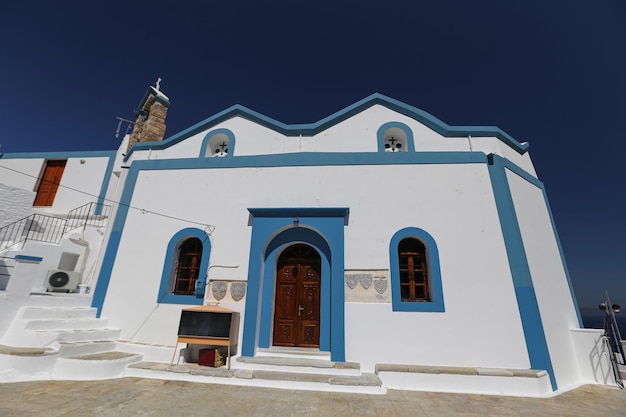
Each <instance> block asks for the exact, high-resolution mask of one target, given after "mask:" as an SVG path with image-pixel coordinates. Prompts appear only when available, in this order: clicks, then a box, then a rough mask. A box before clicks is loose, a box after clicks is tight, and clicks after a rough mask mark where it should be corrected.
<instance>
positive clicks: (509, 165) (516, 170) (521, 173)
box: [503, 159, 585, 328]
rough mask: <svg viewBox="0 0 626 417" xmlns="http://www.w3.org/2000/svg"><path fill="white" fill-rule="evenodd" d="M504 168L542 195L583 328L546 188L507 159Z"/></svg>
mask: <svg viewBox="0 0 626 417" xmlns="http://www.w3.org/2000/svg"><path fill="white" fill-rule="evenodd" d="M503 163H504V166H505V167H506V168H507V169H509V170H511V171H512V172H513V173H515V174H516V175H519V176H520V177H521V178H523V179H525V180H526V181H528V182H530V183H531V184H533V185H534V186H536V187H537V188H539V189H540V190H541V192H542V194H543V200H544V202H545V204H546V210H547V211H548V216H549V217H550V224H551V225H552V233H554V238H555V240H556V244H557V247H558V248H559V255H560V256H561V264H562V265H563V270H564V271H565V277H566V278H567V285H568V287H569V292H570V296H571V297H572V302H573V304H574V309H575V310H576V317H577V318H578V325H579V326H580V327H581V328H582V327H585V326H584V324H583V319H582V316H581V315H580V309H579V307H578V301H577V300H576V293H575V292H574V285H573V284H572V278H571V276H570V273H569V268H568V267H567V262H565V254H564V252H563V247H562V246H561V239H560V238H559V234H558V232H557V229H556V223H555V222H554V216H553V215H552V209H551V208H550V203H549V201H548V195H547V193H546V187H545V186H544V184H543V182H541V181H539V180H538V179H537V178H535V177H533V176H532V175H530V174H529V173H527V172H526V171H524V170H523V169H522V168H520V167H519V166H517V165H515V164H514V163H513V162H511V161H509V160H508V159H503Z"/></svg>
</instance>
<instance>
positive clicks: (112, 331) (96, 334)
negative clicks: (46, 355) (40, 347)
mask: <svg viewBox="0 0 626 417" xmlns="http://www.w3.org/2000/svg"><path fill="white" fill-rule="evenodd" d="M38 333H54V332H46V331H38ZM58 333H59V336H58V341H59V342H77V341H99V340H116V339H117V338H119V337H120V333H121V329H119V328H110V327H107V328H101V329H79V330H64V331H61V332H58Z"/></svg>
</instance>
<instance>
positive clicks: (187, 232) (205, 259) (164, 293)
mask: <svg viewBox="0 0 626 417" xmlns="http://www.w3.org/2000/svg"><path fill="white" fill-rule="evenodd" d="M192 237H196V238H198V239H200V241H201V242H202V258H201V259H200V273H199V275H198V281H202V282H204V283H206V279H207V271H208V268H209V257H210V256H211V239H210V237H209V236H208V235H207V234H206V232H204V231H203V230H200V229H196V228H194V227H188V228H186V229H182V230H180V231H178V232H176V234H174V236H172V238H171V239H170V241H169V243H168V244H167V252H166V253H165V262H164V263H163V273H162V274H161V284H160V285H159V295H158V297H157V303H162V304H196V305H202V303H203V301H204V300H203V299H202V298H197V297H196V296H195V295H174V294H172V293H171V292H172V288H173V286H174V282H173V280H174V279H175V278H176V265H175V261H174V260H175V259H176V255H177V254H176V252H177V250H178V248H179V246H180V244H181V243H182V242H183V241H184V240H186V239H189V238H192Z"/></svg>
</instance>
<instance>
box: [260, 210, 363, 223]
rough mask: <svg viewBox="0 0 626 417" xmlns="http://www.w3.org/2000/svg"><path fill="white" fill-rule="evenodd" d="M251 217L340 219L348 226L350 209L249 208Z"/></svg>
mask: <svg viewBox="0 0 626 417" xmlns="http://www.w3.org/2000/svg"><path fill="white" fill-rule="evenodd" d="M248 211H249V212H250V214H252V216H253V217H274V218H288V217H291V219H292V220H293V219H294V218H296V217H297V218H300V217H303V218H304V217H342V218H343V219H344V224H345V225H347V224H348V215H349V214H350V209H349V208H347V207H339V208H335V207H294V208H249V209H248Z"/></svg>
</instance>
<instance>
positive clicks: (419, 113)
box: [125, 93, 528, 160]
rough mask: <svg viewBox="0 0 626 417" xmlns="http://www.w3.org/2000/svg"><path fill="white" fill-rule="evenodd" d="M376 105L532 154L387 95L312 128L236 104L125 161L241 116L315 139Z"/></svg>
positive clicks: (488, 131)
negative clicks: (449, 122) (282, 120)
mask: <svg viewBox="0 0 626 417" xmlns="http://www.w3.org/2000/svg"><path fill="white" fill-rule="evenodd" d="M376 104H379V105H382V106H384V107H387V108H389V109H390V110H393V111H396V112H398V113H400V114H403V115H405V116H407V117H410V118H412V119H415V120H417V121H418V122H420V123H422V124H424V125H425V126H427V127H428V128H430V129H432V130H434V131H435V132H437V133H439V134H440V135H442V136H444V137H465V136H469V135H471V136H474V137H496V138H498V139H499V140H501V141H502V142H504V143H505V144H507V145H508V146H510V147H511V148H513V149H514V150H516V151H517V152H518V153H520V154H524V153H526V151H527V150H528V143H520V142H518V141H517V140H515V139H513V137H511V136H510V135H509V134H507V133H506V132H504V131H503V130H501V129H500V128H498V127H496V126H449V125H448V124H446V123H445V122H443V121H442V120H440V119H438V118H436V117H435V116H433V115H432V114H430V113H427V112H425V111H424V110H421V109H418V108H417V107H413V106H410V105H408V104H406V103H403V102H401V101H398V100H395V99H393V98H390V97H387V96H385V95H383V94H380V93H374V94H372V95H370V96H368V97H365V98H364V99H362V100H359V101H357V102H356V103H354V104H352V105H350V106H348V107H345V108H343V109H341V110H339V111H337V112H335V113H333V114H331V115H330V116H328V117H325V118H323V119H321V120H319V121H317V122H315V123H310V124H291V125H287V124H285V123H282V122H279V121H278V120H275V119H272V118H271V117H268V116H265V115H263V114H261V113H259V112H256V111H254V110H251V109H249V108H247V107H244V106H242V105H239V104H235V105H233V106H231V107H228V108H227V109H225V110H222V111H221V112H219V113H217V114H215V115H213V116H210V117H208V118H206V119H204V120H202V121H201V122H198V123H196V124H194V125H193V126H191V127H189V128H187V129H185V130H183V131H181V132H179V133H177V134H175V135H173V136H170V137H169V138H167V139H164V140H162V141H159V142H138V143H135V144H134V145H133V147H132V148H131V149H130V151H129V152H128V153H127V155H126V158H125V160H127V159H128V158H129V157H130V155H131V154H132V152H133V151H141V150H148V149H153V150H160V149H166V148H168V147H170V146H172V145H175V144H177V143H178V142H181V141H182V140H184V139H186V138H188V137H190V136H193V135H195V134H197V133H199V132H201V131H203V130H207V129H210V128H211V127H213V126H214V125H217V124H218V123H221V122H223V121H225V120H228V119H230V118H233V117H235V116H240V117H243V118H245V119H248V120H251V121H253V122H255V123H258V124H259V125H261V126H264V127H267V128H268V129H272V130H274V131H276V132H278V133H281V134H283V135H285V136H299V135H302V136H313V135H316V134H318V133H320V132H322V131H324V130H326V129H328V128H329V127H331V126H334V125H336V124H338V123H340V122H342V121H344V120H346V119H348V118H350V117H352V116H354V115H355V114H357V113H360V112H361V111H363V110H365V109H367V108H369V107H372V106H374V105H376Z"/></svg>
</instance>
